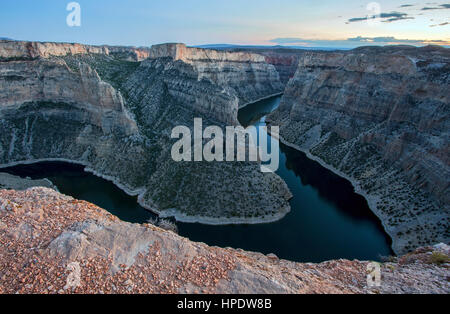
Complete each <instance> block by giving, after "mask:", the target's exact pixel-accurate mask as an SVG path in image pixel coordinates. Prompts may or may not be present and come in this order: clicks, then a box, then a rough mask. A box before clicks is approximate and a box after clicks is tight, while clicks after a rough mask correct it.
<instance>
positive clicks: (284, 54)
mask: <svg viewBox="0 0 450 314" xmlns="http://www.w3.org/2000/svg"><path fill="white" fill-rule="evenodd" d="M223 51H229V52H241V53H242V52H246V53H253V54H258V55H261V56H264V61H265V62H266V63H268V64H271V65H273V66H274V67H275V69H276V70H277V72H278V75H279V76H280V82H281V83H282V84H283V85H284V86H286V85H287V83H288V82H289V80H290V79H291V78H293V77H294V74H295V72H296V71H297V68H298V63H299V60H300V59H301V57H302V56H303V54H305V53H307V52H308V51H307V50H304V49H292V48H285V47H283V48H258V47H251V48H224V49H223ZM324 52H325V51H324Z"/></svg>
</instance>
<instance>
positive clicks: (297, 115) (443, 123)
mask: <svg viewBox="0 0 450 314" xmlns="http://www.w3.org/2000/svg"><path fill="white" fill-rule="evenodd" d="M449 74H450V51H449V49H446V48H440V47H423V48H413V47H385V48H381V47H372V48H370V47H365V48H358V49H355V50H352V51H349V52H331V53H320V52H309V53H306V54H304V55H303V56H302V58H301V59H300V61H299V66H298V69H297V72H296V74H295V76H294V78H293V79H291V80H290V82H289V83H288V85H287V88H286V91H285V94H284V96H283V99H282V101H281V104H280V107H279V109H278V110H277V111H275V112H274V113H272V114H271V115H270V116H269V117H268V121H269V123H270V124H274V125H280V126H281V129H280V135H281V137H282V139H283V141H285V142H286V143H288V144H290V145H292V146H294V147H296V148H298V149H300V150H303V151H305V152H307V153H308V154H309V156H310V157H311V158H313V159H316V160H318V161H320V162H321V163H322V164H324V165H325V166H327V167H329V168H331V169H333V170H334V171H335V172H337V173H338V174H341V175H342V176H344V177H347V178H348V179H350V180H351V181H352V182H353V183H354V185H355V186H356V190H357V192H359V193H361V194H363V195H364V196H366V199H367V200H368V202H369V206H370V207H371V208H372V209H373V210H374V212H375V213H376V214H377V215H378V216H379V217H380V218H381V220H382V222H383V224H384V226H385V229H386V231H387V232H388V233H389V234H390V235H391V237H392V239H393V249H394V251H395V252H397V253H402V252H405V251H408V250H411V249H413V248H415V247H418V246H420V245H425V244H430V243H436V242H440V241H442V242H448V241H449V240H450V234H449V230H450V228H449V222H450V196H449V195H450V182H449V178H450V159H449V156H450V154H449V152H450V145H449V143H450V119H449V118H450V117H449V114H450V104H449V101H450V88H449V87H450V85H449V84H450V78H449Z"/></svg>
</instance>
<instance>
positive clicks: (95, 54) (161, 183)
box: [0, 41, 291, 224]
mask: <svg viewBox="0 0 450 314" xmlns="http://www.w3.org/2000/svg"><path fill="white" fill-rule="evenodd" d="M0 46H2V48H1V49H0V52H1V55H0V57H1V58H2V60H3V61H2V62H0V90H2V93H1V96H0V103H1V108H0V119H1V121H2V123H1V125H0V129H1V130H2V132H3V133H2V134H3V136H1V139H0V164H1V165H2V166H8V165H14V164H18V163H24V162H25V163H29V162H33V161H41V160H61V161H70V162H75V163H79V164H82V165H86V166H88V170H89V171H91V172H94V173H95V174H97V175H99V176H101V177H103V178H107V179H109V180H112V181H114V182H115V183H116V184H117V185H118V186H119V187H120V188H122V189H123V190H125V191H126V192H127V193H129V194H130V195H138V196H139V198H138V199H139V203H140V204H141V205H142V206H144V207H146V208H148V209H150V210H152V211H154V212H156V213H158V214H160V215H161V216H162V217H169V216H175V217H176V218H177V220H181V221H199V222H203V223H209V224H223V223H244V222H246V223H258V222H270V221H274V220H278V219H280V218H281V217H283V216H284V215H285V214H286V213H287V212H289V209H290V207H289V203H288V200H289V198H290V197H291V194H290V191H289V190H288V188H287V186H286V184H285V183H284V181H283V180H281V179H280V178H279V177H278V176H277V175H275V174H273V173H261V172H260V171H259V170H260V167H259V164H258V163H255V162H227V163H222V162H212V163H209V162H206V161H205V162H196V163H191V162H175V161H173V160H172V158H171V156H170V150H171V144H170V143H172V142H174V141H173V140H172V139H171V138H170V134H171V130H172V129H173V128H174V127H175V126H178V125H184V126H188V127H191V128H192V127H193V121H194V118H195V117H201V118H203V123H204V125H205V126H207V125H218V126H225V125H230V124H231V125H237V124H238V122H237V110H238V108H239V105H240V103H243V102H244V101H249V100H250V101H253V100H256V99H258V98H263V97H267V96H269V95H272V94H274V93H279V92H280V91H281V88H282V84H281V83H280V82H279V78H278V74H277V72H276V70H275V68H274V67H273V66H272V65H269V64H267V63H265V62H264V58H262V57H261V56H259V55H255V54H249V53H244V54H242V53H238V54H233V53H231V54H230V53H216V54H215V55H211V56H209V57H208V58H209V59H205V58H207V57H206V55H204V54H202V53H200V52H199V51H198V50H197V49H192V50H191V49H190V48H186V47H185V46H184V45H179V44H167V45H163V46H156V47H153V48H151V49H150V52H149V56H150V58H148V59H146V60H144V61H142V62H134V61H126V60H123V59H120V58H119V57H118V56H112V55H110V54H109V53H105V52H104V50H103V48H101V49H100V50H98V49H99V48H98V47H90V46H83V48H80V47H79V45H76V46H75V47H71V48H70V49H68V46H67V44H61V47H59V46H58V44H53V45H50V44H46V45H45V46H44V47H42V46H41V44H39V43H26V42H11V41H3V42H0ZM55 47H56V48H57V49H56V48H55ZM123 49H126V48H123ZM133 51H134V50H133ZM180 56H182V58H185V59H186V58H188V59H189V60H191V61H189V62H193V63H194V65H192V64H190V63H189V62H188V61H187V62H184V61H182V60H179V58H181V57H180ZM211 58H216V59H217V62H216V61H215V59H211ZM207 60H209V61H207ZM237 86H239V88H240V89H238V88H237ZM171 141H172V142H171ZM231 191H232V192H231ZM244 195H246V197H244ZM199 196H201V197H199Z"/></svg>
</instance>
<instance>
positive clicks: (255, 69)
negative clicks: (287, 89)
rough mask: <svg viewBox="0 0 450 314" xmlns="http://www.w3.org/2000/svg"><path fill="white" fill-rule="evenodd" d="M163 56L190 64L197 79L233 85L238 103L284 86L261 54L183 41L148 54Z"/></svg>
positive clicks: (276, 90) (152, 56)
mask: <svg viewBox="0 0 450 314" xmlns="http://www.w3.org/2000/svg"><path fill="white" fill-rule="evenodd" d="M163 57H169V58H172V59H173V60H174V61H178V60H180V61H183V62H184V63H185V64H189V65H190V66H192V70H193V71H194V72H195V73H196V79H197V80H198V81H201V80H205V79H206V80H208V81H211V82H212V83H214V84H216V85H219V86H228V87H230V88H232V89H233V90H234V91H235V93H236V96H237V97H238V99H239V106H242V105H244V104H246V103H248V102H253V101H255V100H257V99H260V98H264V97H267V96H269V95H273V94H279V93H281V92H282V91H283V89H284V86H283V84H282V83H281V81H280V78H279V74H278V72H277V71H276V68H275V67H274V66H273V65H271V64H269V63H267V62H266V59H265V58H264V56H262V55H260V54H255V53H250V52H228V51H218V50H211V49H200V48H189V47H186V45H184V44H162V45H155V46H152V48H151V50H150V58H163Z"/></svg>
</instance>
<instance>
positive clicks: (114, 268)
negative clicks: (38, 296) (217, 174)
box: [0, 176, 450, 294]
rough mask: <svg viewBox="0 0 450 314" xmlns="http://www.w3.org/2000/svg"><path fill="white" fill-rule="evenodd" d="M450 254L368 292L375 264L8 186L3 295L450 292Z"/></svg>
mask: <svg viewBox="0 0 450 314" xmlns="http://www.w3.org/2000/svg"><path fill="white" fill-rule="evenodd" d="M1 180H2V177H1V176H0V184H1V183H2V181H1ZM19 180H20V179H19ZM27 184H30V183H27ZM449 256H450V250H449V247H448V246H446V245H443V244H442V245H438V246H435V247H427V248H422V249H420V250H417V251H416V252H415V253H414V254H409V255H407V256H405V257H401V258H398V259H393V260H391V261H390V262H386V263H382V264H381V265H380V272H381V286H379V287H369V286H368V283H367V269H368V268H367V267H368V264H369V263H368V262H362V261H356V260H355V261H347V260H338V261H329V262H324V263H321V264H302V263H295V262H289V261H285V260H279V259H278V258H277V257H276V256H274V255H273V254H272V255H267V256H265V255H263V254H260V253H252V252H245V251H242V250H234V249H230V248H227V249H223V248H217V247H209V246H207V245H205V244H203V243H195V242H191V241H189V240H188V239H186V238H182V237H179V236H178V235H176V234H175V233H173V232H170V231H165V230H162V229H160V228H157V227H155V226H153V225H150V224H144V225H139V224H130V223H126V222H122V221H120V220H118V219H117V218H116V217H114V216H112V215H110V214H109V213H108V212H106V211H105V210H103V209H101V208H99V207H97V206H95V205H93V204H90V203H87V202H84V201H79V200H76V199H73V198H71V197H68V196H65V195H62V194H59V193H57V192H55V191H54V190H51V189H48V188H43V187H35V188H31V189H28V190H26V191H14V190H0V279H1V280H0V293H52V294H53V293H107V294H111V293H147V294H148V293H336V294H340V293H449V291H450V285H449V281H448V264H445V263H448V261H449V259H450V258H449ZM77 274H78V275H79V276H77Z"/></svg>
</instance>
